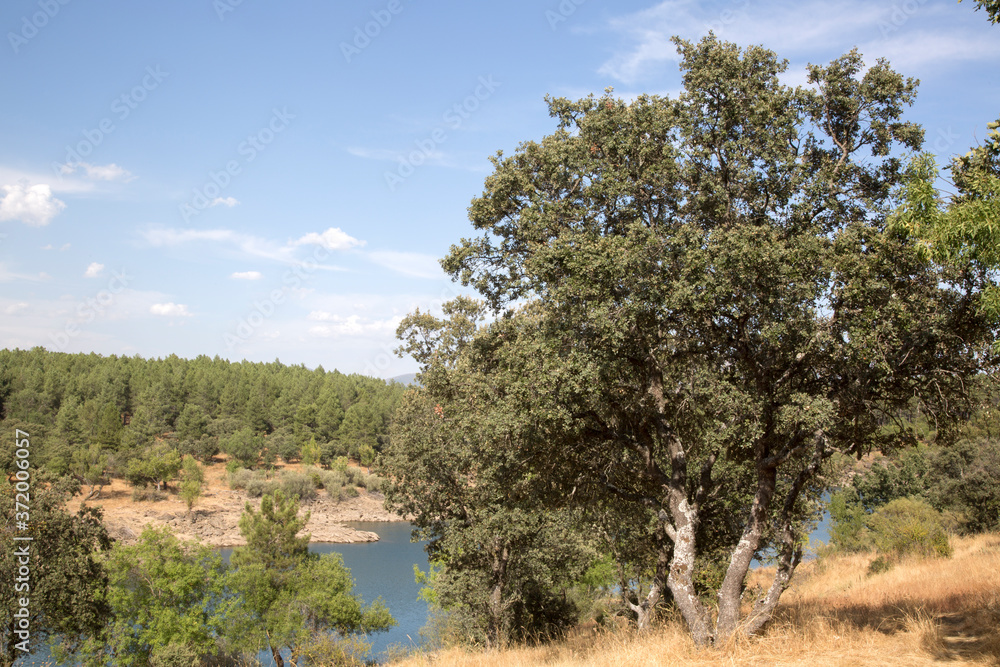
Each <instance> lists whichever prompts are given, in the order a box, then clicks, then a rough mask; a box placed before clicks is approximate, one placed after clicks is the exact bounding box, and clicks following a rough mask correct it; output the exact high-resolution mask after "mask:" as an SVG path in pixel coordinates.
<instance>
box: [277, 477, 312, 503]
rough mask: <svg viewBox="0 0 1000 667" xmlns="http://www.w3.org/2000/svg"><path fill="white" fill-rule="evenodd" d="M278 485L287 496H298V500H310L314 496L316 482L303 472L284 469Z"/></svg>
mask: <svg viewBox="0 0 1000 667" xmlns="http://www.w3.org/2000/svg"><path fill="white" fill-rule="evenodd" d="M279 485H280V487H281V490H282V491H283V492H284V493H285V496H286V497H288V498H291V497H292V496H298V497H299V500H312V499H313V498H315V497H316V484H315V483H313V480H312V478H311V477H310V476H309V475H307V474H305V473H301V472H290V471H285V472H283V473H282V474H281V480H280V482H279Z"/></svg>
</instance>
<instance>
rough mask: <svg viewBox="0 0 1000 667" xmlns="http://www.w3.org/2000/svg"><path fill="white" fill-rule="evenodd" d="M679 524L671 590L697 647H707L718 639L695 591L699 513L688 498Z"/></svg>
mask: <svg viewBox="0 0 1000 667" xmlns="http://www.w3.org/2000/svg"><path fill="white" fill-rule="evenodd" d="M673 515H674V520H675V523H676V531H677V532H676V539H674V558H673V561H672V562H671V563H670V575H669V576H668V577H667V586H668V587H669V588H670V592H671V593H672V594H673V596H674V603H675V604H676V605H677V608H678V609H680V611H681V615H682V616H683V617H684V621H685V622H686V623H687V625H688V629H689V630H690V631H691V637H692V638H693V639H694V642H695V644H697V645H699V646H705V645H708V644H711V643H712V641H713V639H714V632H713V631H712V624H711V621H710V620H709V618H708V610H706V609H705V605H704V604H702V602H701V600H699V599H698V594H697V593H696V592H695V590H694V557H695V555H696V554H697V550H696V547H695V533H696V531H697V528H698V510H697V508H696V507H691V506H689V505H688V501H687V498H682V499H681V501H680V503H678V504H677V506H676V509H675V510H674V511H673Z"/></svg>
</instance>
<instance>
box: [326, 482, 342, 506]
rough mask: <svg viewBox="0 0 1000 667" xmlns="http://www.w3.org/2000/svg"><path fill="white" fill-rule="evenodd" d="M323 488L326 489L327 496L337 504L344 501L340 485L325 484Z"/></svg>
mask: <svg viewBox="0 0 1000 667" xmlns="http://www.w3.org/2000/svg"><path fill="white" fill-rule="evenodd" d="M324 488H325V489H326V492H327V494H328V495H329V496H330V497H331V498H333V500H334V501H336V502H338V503H339V502H340V501H341V500H343V499H344V496H345V492H344V487H343V486H341V485H340V484H326V485H324Z"/></svg>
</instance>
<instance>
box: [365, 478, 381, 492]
mask: <svg viewBox="0 0 1000 667" xmlns="http://www.w3.org/2000/svg"><path fill="white" fill-rule="evenodd" d="M365 488H366V489H368V490H369V491H370V492H372V493H378V492H379V491H381V490H382V478H381V477H379V476H378V475H366V476H365Z"/></svg>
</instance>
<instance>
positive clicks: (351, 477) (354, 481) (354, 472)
mask: <svg viewBox="0 0 1000 667" xmlns="http://www.w3.org/2000/svg"><path fill="white" fill-rule="evenodd" d="M344 475H345V476H346V477H347V483H348V484H349V485H352V486H361V485H362V484H363V481H359V480H363V478H364V476H365V474H364V473H363V472H361V468H348V467H346V466H345V468H344Z"/></svg>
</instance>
